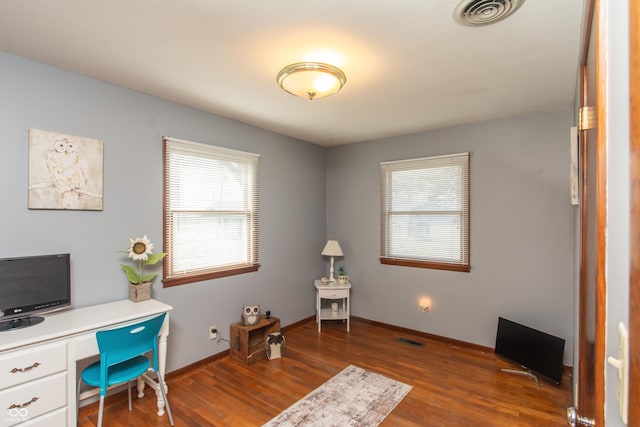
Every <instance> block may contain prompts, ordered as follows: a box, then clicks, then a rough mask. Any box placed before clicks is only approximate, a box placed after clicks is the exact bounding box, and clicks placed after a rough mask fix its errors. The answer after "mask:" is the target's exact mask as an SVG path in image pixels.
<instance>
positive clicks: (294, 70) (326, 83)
mask: <svg viewBox="0 0 640 427" xmlns="http://www.w3.org/2000/svg"><path fill="white" fill-rule="evenodd" d="M276 81H277V82H278V84H279V85H280V87H281V88H282V89H284V90H285V91H287V92H289V93H290V94H292V95H296V96H300V97H302V98H307V99H309V100H312V99H315V98H323V97H325V96H329V95H333V94H334V93H336V92H338V91H339V90H340V89H342V86H344V84H345V83H346V82H347V76H345V74H344V73H343V72H342V70H341V69H339V68H337V67H334V66H333V65H329V64H325V63H323V62H297V63H295V64H291V65H287V66H286V67H284V68H283V69H282V70H280V72H279V73H278V76H277V77H276Z"/></svg>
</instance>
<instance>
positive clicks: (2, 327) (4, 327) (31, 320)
mask: <svg viewBox="0 0 640 427" xmlns="http://www.w3.org/2000/svg"><path fill="white" fill-rule="evenodd" d="M42 322H44V317H42V316H25V317H18V318H16V319H7V320H2V321H0V332H2V331H12V330H15V329H20V328H27V327H29V326H33V325H37V324H38V323H42Z"/></svg>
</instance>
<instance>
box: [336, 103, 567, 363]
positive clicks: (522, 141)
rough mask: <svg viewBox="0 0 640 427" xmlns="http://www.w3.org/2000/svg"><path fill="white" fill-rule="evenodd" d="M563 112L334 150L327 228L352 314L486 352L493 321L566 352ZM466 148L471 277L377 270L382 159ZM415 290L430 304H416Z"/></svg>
mask: <svg viewBox="0 0 640 427" xmlns="http://www.w3.org/2000/svg"><path fill="white" fill-rule="evenodd" d="M572 123H573V116H572V112H571V109H567V110H564V111H554V112H545V113H538V114H529V115H524V116H518V117H511V118H505V119H499V120H492V121H486V122H482V123H478V124H470V125H465V126H457V127H452V128H447V129H440V130H436V131H432V132H426V133H422V134H417V135H409V136H403V137H397V138H388V139H384V140H379V141H372V142H367V143H363V144H350V145H345V146H340V147H335V148H331V149H329V150H328V154H327V194H328V195H329V196H328V201H327V218H328V219H327V224H328V226H327V227H328V234H329V236H331V238H335V239H338V240H339V242H340V245H341V246H342V249H343V251H344V253H345V256H344V258H343V259H340V260H339V262H338V263H337V264H338V265H344V266H345V268H346V270H347V272H348V273H349V275H350V278H351V282H352V284H353V298H352V312H353V314H354V315H355V316H360V317H364V318H368V319H373V320H376V321H380V322H384V323H390V324H394V325H398V326H402V327H407V328H410V329H415V330H419V331H425V332H428V333H432V334H436V335H441V336H445V337H450V338H454V339H457V340H462V341H467V342H471V343H476V344H480V345H484V346H488V347H493V345H494V343H495V333H496V325H497V319H498V316H503V317H507V318H509V319H512V320H514V321H517V322H520V323H524V324H526V325H529V326H531V327H534V328H537V329H541V330H543V331H545V332H548V333H551V334H553V335H557V336H560V337H562V338H565V339H566V340H567V341H566V348H565V363H566V364H569V365H571V364H572V356H573V326H574V324H573V268H574V261H573V234H574V228H573V221H574V215H573V211H574V210H573V209H572V207H571V205H570V203H569V159H570V157H569V128H570V126H571V125H572ZM465 151H469V152H471V164H470V170H471V272H470V273H459V272H450V271H438V270H428V269H420V268H408V267H399V266H389V265H381V264H380V263H379V261H378V257H379V255H380V252H379V244H380V231H379V230H380V225H379V221H380V215H379V209H380V194H379V193H380V184H379V162H381V161H386V160H398V159H407V158H414V157H424V156H433V155H441V154H448V153H459V152H465ZM421 296H428V297H430V298H431V299H432V301H433V304H432V308H431V310H430V311H429V312H428V313H426V314H425V313H423V312H422V311H421V310H420V309H419V308H418V300H419V298H420V297H421Z"/></svg>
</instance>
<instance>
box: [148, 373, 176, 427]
mask: <svg viewBox="0 0 640 427" xmlns="http://www.w3.org/2000/svg"><path fill="white" fill-rule="evenodd" d="M149 370H150V371H153V373H154V374H156V378H157V379H158V386H159V387H160V392H161V393H162V398H163V399H164V406H165V407H166V408H167V415H169V423H171V425H172V426H173V425H174V424H173V415H172V414H171V406H169V401H168V400H167V393H166V391H165V390H164V381H162V378H160V375H159V374H158V373H157V372H156V371H154V370H153V369H152V368H149Z"/></svg>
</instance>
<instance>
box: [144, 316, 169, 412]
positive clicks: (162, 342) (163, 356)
mask: <svg viewBox="0 0 640 427" xmlns="http://www.w3.org/2000/svg"><path fill="white" fill-rule="evenodd" d="M167 336H169V313H167V317H166V318H165V320H164V323H163V324H162V329H160V335H159V337H158V381H162V383H163V384H164V389H165V391H166V392H167V393H169V388H168V387H167V383H166V382H165V381H164V374H165V370H166V366H167ZM145 383H146V384H148V385H149V387H151V388H153V389H154V390H155V392H156V398H157V399H158V416H162V415H164V407H165V403H164V399H163V398H162V392H161V391H160V388H159V386H158V383H157V382H156V381H155V379H154V378H150V377H149V376H148V375H147V374H144V375H142V376H140V377H138V384H137V387H138V397H139V398H140V397H143V396H144V386H145Z"/></svg>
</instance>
